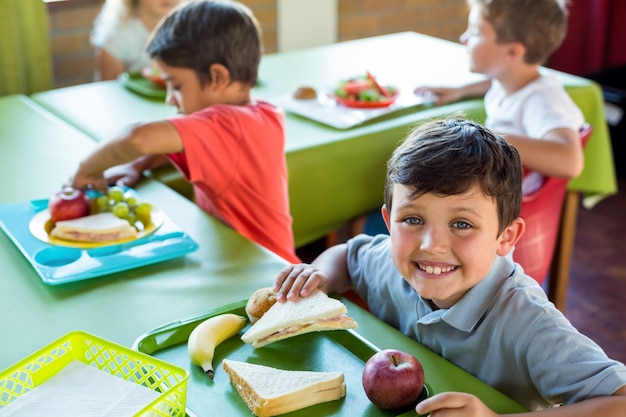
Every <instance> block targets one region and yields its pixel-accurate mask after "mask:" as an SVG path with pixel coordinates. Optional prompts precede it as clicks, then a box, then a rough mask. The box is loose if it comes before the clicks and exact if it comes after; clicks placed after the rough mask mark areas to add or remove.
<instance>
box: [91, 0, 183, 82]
mask: <svg viewBox="0 0 626 417" xmlns="http://www.w3.org/2000/svg"><path fill="white" fill-rule="evenodd" d="M178 3H179V0H105V2H104V4H103V5H102V9H101V10H100V13H99V14H98V16H97V17H96V21H95V23H94V30H93V33H92V35H91V43H92V45H93V46H94V48H95V51H96V68H95V73H94V78H95V80H96V81H104V80H114V79H116V78H117V77H118V76H119V75H120V74H121V73H123V72H125V71H129V72H135V71H141V69H142V68H144V67H146V66H149V65H150V64H151V60H150V57H149V56H148V54H147V53H146V43H147V41H148V37H149V36H150V32H152V30H154V28H155V27H156V26H157V23H159V21H160V20H161V18H162V17H163V16H165V15H166V14H167V13H168V12H169V11H170V10H171V9H172V8H173V7H174V6H176V5H177V4H178Z"/></svg>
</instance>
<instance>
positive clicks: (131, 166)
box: [104, 155, 170, 187]
mask: <svg viewBox="0 0 626 417" xmlns="http://www.w3.org/2000/svg"><path fill="white" fill-rule="evenodd" d="M169 163H170V160H169V159H168V158H167V156H165V155H148V156H143V157H141V158H138V159H135V160H134V161H132V162H129V163H127V164H123V165H117V166H114V167H111V168H108V169H107V170H106V171H104V176H105V177H106V180H107V183H108V184H109V185H113V184H115V185H122V186H128V187H132V186H134V185H135V184H137V182H139V180H140V179H141V176H142V175H143V173H144V172H145V171H149V170H154V169H158V168H161V167H164V166H167V165H169Z"/></svg>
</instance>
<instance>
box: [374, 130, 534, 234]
mask: <svg viewBox="0 0 626 417" xmlns="http://www.w3.org/2000/svg"><path fill="white" fill-rule="evenodd" d="M394 184H400V185H403V186H405V187H408V188H410V189H412V190H413V192H412V194H411V197H412V198H418V197H419V196H421V195H423V194H426V193H435V194H438V195H441V196H448V195H457V194H462V193H464V192H466V191H468V190H469V189H470V188H472V187H473V186H478V188H479V189H480V190H481V191H482V192H483V193H484V194H485V195H486V196H490V197H492V198H493V199H494V200H495V202H496V206H497V210H498V223H499V228H498V229H499V231H498V235H499V234H500V233H502V231H504V229H505V228H506V227H507V226H508V225H509V224H511V222H512V221H513V220H515V219H516V218H517V217H518V216H519V214H520V205H521V202H522V163H521V160H520V157H519V154H518V152H517V150H516V149H515V148H514V147H513V146H511V145H510V144H509V143H507V142H506V141H505V140H504V139H503V138H502V137H501V136H498V135H496V134H494V133H493V132H491V131H490V130H489V129H487V128H485V127H483V126H481V125H480V124H478V123H476V122H473V121H470V120H462V119H453V118H450V119H439V120H433V121H429V122H425V123H423V124H421V125H419V126H418V127H417V128H416V129H415V130H413V132H411V133H410V134H409V136H408V138H407V139H406V140H405V141H404V143H402V144H401V145H400V146H399V147H398V148H397V149H396V150H395V151H394V153H393V155H392V157H391V158H390V159H389V161H388V163H387V181H386V184H385V205H386V206H387V209H388V210H389V211H391V205H392V198H393V185H394Z"/></svg>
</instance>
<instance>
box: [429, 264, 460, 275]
mask: <svg viewBox="0 0 626 417" xmlns="http://www.w3.org/2000/svg"><path fill="white" fill-rule="evenodd" d="M421 268H422V269H423V270H424V271H426V273H427V274H434V275H440V274H441V273H442V272H450V271H452V269H453V267H451V266H450V267H448V268H441V267H440V266H435V267H432V266H430V265H429V266H426V267H423V266H422V267H421Z"/></svg>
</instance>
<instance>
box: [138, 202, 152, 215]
mask: <svg viewBox="0 0 626 417" xmlns="http://www.w3.org/2000/svg"><path fill="white" fill-rule="evenodd" d="M151 210H152V206H151V205H150V204H149V203H139V205H137V206H136V207H135V214H137V215H138V216H150V211H151Z"/></svg>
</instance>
